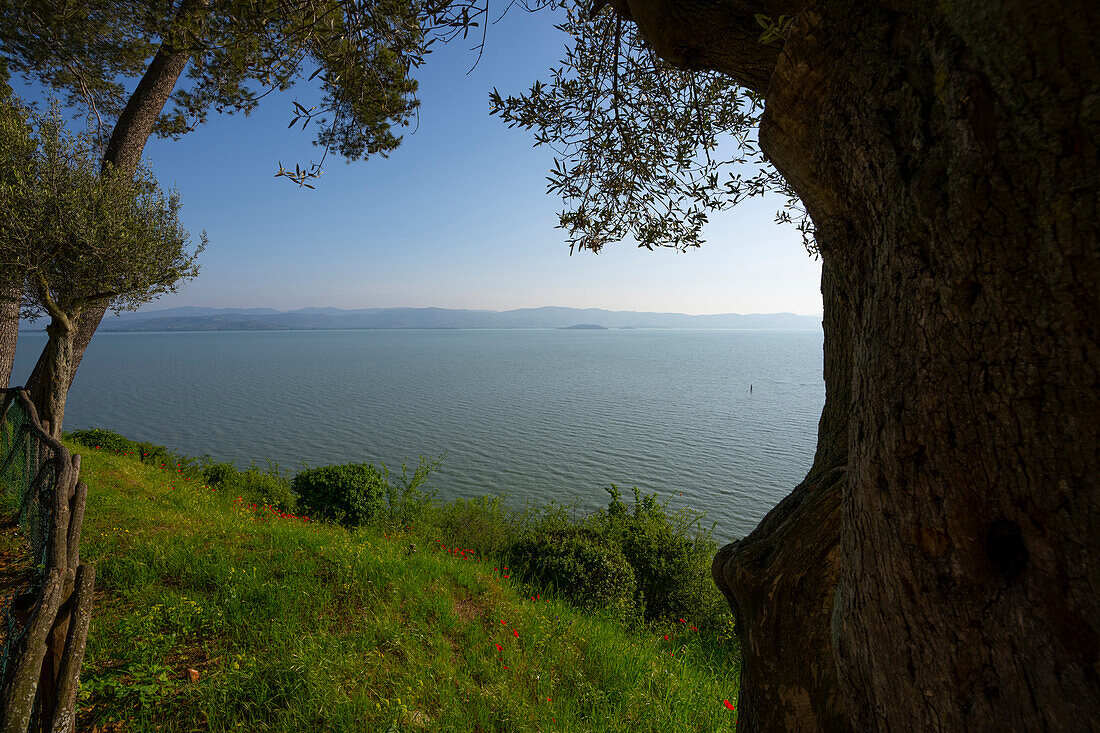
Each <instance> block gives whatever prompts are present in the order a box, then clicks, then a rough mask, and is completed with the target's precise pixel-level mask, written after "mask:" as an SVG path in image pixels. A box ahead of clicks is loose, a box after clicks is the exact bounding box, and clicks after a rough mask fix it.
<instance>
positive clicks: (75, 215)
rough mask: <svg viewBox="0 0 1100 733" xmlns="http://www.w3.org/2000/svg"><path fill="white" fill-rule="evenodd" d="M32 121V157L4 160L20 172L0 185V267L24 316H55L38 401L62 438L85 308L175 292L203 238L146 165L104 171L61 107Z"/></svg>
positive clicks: (123, 306) (191, 269)
mask: <svg viewBox="0 0 1100 733" xmlns="http://www.w3.org/2000/svg"><path fill="white" fill-rule="evenodd" d="M33 122H34V124H33V126H32V127H31V129H30V132H29V135H28V141H29V143H30V144H31V146H32V148H31V151H30V152H31V154H30V155H25V156H22V157H16V158H14V159H8V160H4V161H3V165H4V167H5V168H8V169H9V170H16V171H18V177H17V182H16V183H14V184H12V183H10V182H8V181H4V182H3V183H2V184H0V185H2V187H0V222H2V223H0V267H2V269H3V272H5V273H8V274H9V278H10V280H9V281H10V282H18V283H20V284H21V286H22V292H23V298H22V315H23V316H24V317H25V318H29V319H36V318H39V317H42V316H45V317H47V318H49V325H47V327H46V332H47V334H48V336H49V338H48V341H47V343H46V347H45V349H44V351H43V359H42V368H43V369H44V372H43V378H41V379H39V380H38V381H37V383H36V385H35V387H34V389H33V390H32V394H31V398H32V399H33V400H34V402H35V405H36V407H37V408H38V411H39V416H40V417H41V418H42V419H43V420H48V421H49V422H50V432H51V433H52V434H53V435H55V436H59V435H60V434H61V426H62V421H63V419H64V414H65V399H66V396H67V394H68V389H69V384H70V382H71V376H72V371H73V368H74V353H73V352H74V342H75V339H76V334H77V323H78V321H79V319H80V317H81V315H82V314H83V313H85V312H86V311H87V310H89V309H101V308H110V309H114V310H116V311H122V310H133V309H135V308H137V307H138V306H140V305H141V304H142V303H146V302H148V301H149V300H151V299H153V298H156V297H157V296H159V295H161V294H163V293H167V292H174V291H175V290H176V289H177V287H178V286H179V284H180V283H182V282H184V281H186V280H187V279H190V278H193V277H195V275H196V274H197V273H198V265H197V264H196V256H197V255H198V253H199V252H200V251H201V250H202V249H203V247H204V246H205V244H206V237H205V234H204V235H203V236H202V237H201V238H200V241H199V243H198V244H197V245H196V246H194V247H191V246H190V235H189V234H188V232H187V231H186V230H185V229H184V228H183V226H182V225H181V224H180V221H179V210H180V197H179V194H178V193H176V192H175V191H172V192H167V193H166V192H164V191H162V190H161V189H160V187H159V185H158V184H157V181H156V180H155V179H154V178H153V176H152V174H151V173H150V171H149V170H148V169H147V168H145V167H140V166H139V167H138V169H137V170H136V171H135V175H134V176H133V177H129V176H114V175H106V176H104V175H101V174H100V172H101V169H100V159H99V155H98V151H97V150H96V148H95V146H94V144H93V141H92V140H91V139H90V138H89V136H87V135H70V134H68V133H67V132H66V130H65V127H64V125H63V123H62V119H61V115H60V112H59V111H58V109H57V108H56V107H53V108H52V109H51V111H50V112H49V113H47V114H45V115H41V116H35V117H34V118H33ZM18 152H26V149H25V148H20V149H19V150H18ZM9 166H10V168H9ZM17 166H22V168H21V169H20V168H19V167H17Z"/></svg>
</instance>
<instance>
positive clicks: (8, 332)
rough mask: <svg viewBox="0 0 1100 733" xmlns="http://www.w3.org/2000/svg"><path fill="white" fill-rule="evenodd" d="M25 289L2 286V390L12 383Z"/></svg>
mask: <svg viewBox="0 0 1100 733" xmlns="http://www.w3.org/2000/svg"><path fill="white" fill-rule="evenodd" d="M22 298H23V288H22V287H20V286H19V285H3V286H0V389H7V388H8V382H10V381H11V367H12V364H14V363H15V343H16V341H17V340H18V338H19V304H20V301H21V300H22Z"/></svg>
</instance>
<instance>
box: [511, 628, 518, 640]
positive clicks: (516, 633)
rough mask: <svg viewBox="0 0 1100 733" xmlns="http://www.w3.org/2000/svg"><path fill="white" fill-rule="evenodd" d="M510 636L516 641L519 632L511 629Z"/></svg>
mask: <svg viewBox="0 0 1100 733" xmlns="http://www.w3.org/2000/svg"><path fill="white" fill-rule="evenodd" d="M512 636H514V637H516V638H517V639H518V638H519V632H518V631H516V630H515V629H512Z"/></svg>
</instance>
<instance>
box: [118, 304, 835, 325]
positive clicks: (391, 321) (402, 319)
mask: <svg viewBox="0 0 1100 733" xmlns="http://www.w3.org/2000/svg"><path fill="white" fill-rule="evenodd" d="M391 328H410V329H420V328H583V329H591V328H735V329H768V330H816V329H819V328H821V317H820V316H798V315H795V314H793V313H751V314H740V313H720V314H716V315H706V316H690V315H687V314H684V313H648V312H637V311H609V310H602V309H599V308H561V307H553V306H550V307H545V308H519V309H517V310H510V311H487V310H464V309H450V308H362V309H358V310H343V309H340V308H302V309H299V310H294V311H277V310H274V309H272V308H243V309H235V308H195V307H187V308H169V309H166V310H159V311H147V312H144V313H124V314H122V315H121V316H117V317H116V316H108V317H107V318H104V319H103V323H102V325H101V326H100V330H101V331H285V330H289V329H299V330H336V329H348V330H357V329H391Z"/></svg>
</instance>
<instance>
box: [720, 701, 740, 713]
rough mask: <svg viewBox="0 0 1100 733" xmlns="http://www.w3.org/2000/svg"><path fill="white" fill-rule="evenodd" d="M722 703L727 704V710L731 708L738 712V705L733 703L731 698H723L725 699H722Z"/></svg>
mask: <svg viewBox="0 0 1100 733" xmlns="http://www.w3.org/2000/svg"><path fill="white" fill-rule="evenodd" d="M722 704H723V705H725V706H726V709H727V710H731V711H733V712H737V706H736V705H733V704H731V703H730V701H729V700H723V701H722Z"/></svg>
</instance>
